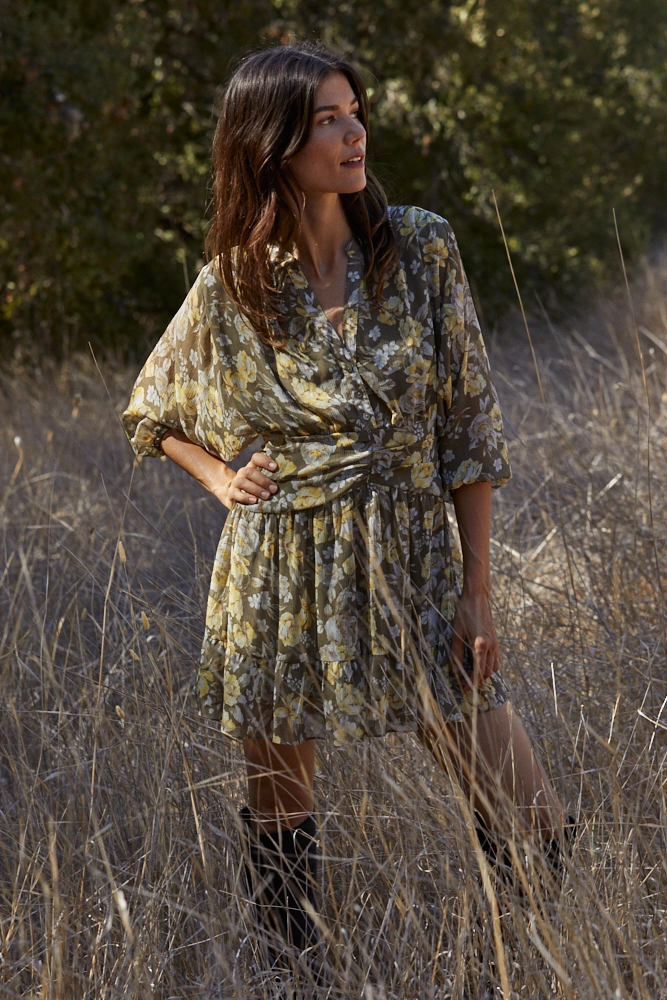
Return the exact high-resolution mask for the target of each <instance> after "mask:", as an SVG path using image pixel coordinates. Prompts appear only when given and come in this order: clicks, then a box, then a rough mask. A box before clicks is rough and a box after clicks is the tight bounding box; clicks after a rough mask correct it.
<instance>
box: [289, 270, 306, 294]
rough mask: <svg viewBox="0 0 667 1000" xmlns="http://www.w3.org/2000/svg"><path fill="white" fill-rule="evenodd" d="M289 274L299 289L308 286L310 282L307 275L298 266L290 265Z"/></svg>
mask: <svg viewBox="0 0 667 1000" xmlns="http://www.w3.org/2000/svg"><path fill="white" fill-rule="evenodd" d="M288 274H289V277H290V281H291V282H292V284H293V285H294V287H295V288H299V289H304V288H308V282H307V280H306V276H305V274H304V273H303V271H300V270H299V269H297V268H296V267H290V269H289V271H288Z"/></svg>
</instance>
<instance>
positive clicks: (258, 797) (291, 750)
mask: <svg viewBox="0 0 667 1000" xmlns="http://www.w3.org/2000/svg"><path fill="white" fill-rule="evenodd" d="M243 750H244V753H245V758H246V768H247V772H248V804H249V806H250V809H251V811H252V813H253V815H254V817H255V819H256V820H257V821H258V822H259V823H261V826H262V829H263V831H264V832H266V833H269V832H272V831H275V830H277V829H279V828H280V827H285V826H287V827H292V828H293V827H295V826H298V825H299V824H300V823H302V822H303V821H304V820H305V819H306V817H307V816H309V815H310V814H311V813H312V811H313V807H314V800H313V775H314V771H315V740H307V741H306V742H305V743H300V744H299V745H298V746H283V745H282V744H280V743H272V742H271V741H270V740H244V741H243Z"/></svg>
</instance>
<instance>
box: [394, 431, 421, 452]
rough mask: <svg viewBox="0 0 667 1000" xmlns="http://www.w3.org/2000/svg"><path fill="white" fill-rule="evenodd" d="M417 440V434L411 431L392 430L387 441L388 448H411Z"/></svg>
mask: <svg viewBox="0 0 667 1000" xmlns="http://www.w3.org/2000/svg"><path fill="white" fill-rule="evenodd" d="M416 442H417V435H416V434H413V433H412V431H394V433H393V434H392V435H391V438H390V440H389V442H388V446H389V447H390V448H411V447H412V445H413V444H416Z"/></svg>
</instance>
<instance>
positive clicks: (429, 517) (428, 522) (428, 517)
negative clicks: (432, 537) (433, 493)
mask: <svg viewBox="0 0 667 1000" xmlns="http://www.w3.org/2000/svg"><path fill="white" fill-rule="evenodd" d="M434 513H435V512H434V511H433V509H431V510H427V511H426V513H425V514H424V520H423V521H422V527H423V529H424V531H433V515H434Z"/></svg>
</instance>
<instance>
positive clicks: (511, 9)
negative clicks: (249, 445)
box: [0, 0, 667, 350]
mask: <svg viewBox="0 0 667 1000" xmlns="http://www.w3.org/2000/svg"><path fill="white" fill-rule="evenodd" d="M0 31H1V32H2V34H1V37H0V254H1V260H0V309H1V310H2V313H1V317H0V323H2V328H3V331H4V335H5V337H8V336H9V337H11V336H13V337H14V338H17V339H19V340H21V341H22V340H28V339H31V338H37V339H38V342H40V343H45V344H46V345H47V346H48V347H49V348H50V349H54V350H58V349H60V347H61V346H62V344H63V342H69V343H70V344H75V343H76V344H78V343H83V342H85V341H86V340H89V339H90V340H92V341H93V342H95V343H104V344H106V345H112V344H117V345H121V346H123V347H127V346H131V345H132V344H136V343H137V342H142V346H141V349H144V346H145V344H144V343H143V341H145V340H146V338H148V339H150V338H152V337H154V336H155V335H156V333H157V332H159V329H160V328H161V326H162V325H163V323H164V321H165V320H166V319H167V318H168V316H169V315H170V313H171V312H173V310H174V309H175V308H176V307H177V305H178V303H179V301H180V299H181V297H182V295H183V292H184V287H185V285H186V283H187V281H188V280H190V279H191V278H192V276H193V275H194V273H195V270H196V268H197V266H199V265H200V263H201V259H202V258H201V255H202V240H203V231H204V216H205V206H206V202H207V196H208V188H209V143H210V138H211V131H212V127H213V124H214V105H215V101H216V95H217V93H218V88H219V86H220V84H221V83H222V82H223V81H224V79H225V78H226V76H227V74H228V72H229V67H230V64H231V63H232V62H233V60H234V58H236V57H237V56H238V55H239V54H240V53H241V52H242V51H244V50H245V49H247V48H248V47H251V46H257V45H265V44H271V43H273V44H275V43H280V42H285V41H291V40H294V39H296V38H309V39H313V38H319V39H321V40H322V41H324V42H325V43H327V44H329V45H331V46H334V47H336V48H337V49H339V50H340V51H342V52H344V53H345V54H349V55H352V56H353V57H354V58H355V59H356V60H357V62H358V63H359V64H360V65H361V66H362V67H363V69H364V72H365V73H366V75H367V79H368V83H369V85H370V87H371V88H372V91H373V102H374V118H373V136H372V146H371V159H372V162H373V165H374V167H375V169H376V171H377V172H378V173H379V175H380V176H381V178H382V179H383V180H384V181H385V183H386V184H387V186H388V188H389V191H390V194H391V197H392V200H393V201H395V202H410V203H416V204H421V205H424V206H425V207H428V208H432V209H434V210H436V211H438V212H440V213H442V214H444V215H446V216H447V217H448V218H449V219H450V221H451V222H452V224H453V225H454V227H455V229H456V231H457V233H458V235H459V240H460V242H461V244H462V247H463V253H464V259H465V260H466V262H467V266H468V271H469V272H470V274H471V277H473V278H474V285H475V287H476V293H477V297H478V300H479V301H480V302H481V303H482V305H483V307H484V309H485V311H486V312H487V314H488V315H490V314H493V312H494V311H496V310H497V309H498V306H499V304H500V303H501V302H502V300H503V298H504V297H505V296H507V294H508V293H509V291H510V282H509V274H508V269H507V265H506V262H505V259H504V250H503V247H502V242H501V241H500V238H499V232H498V225H497V221H496V217H495V209H494V206H493V197H492V192H495V194H496V197H497V199H498V203H499V207H500V211H501V214H502V217H503V222H504V225H505V229H506V232H507V235H508V239H509V243H510V247H511V249H512V252H513V256H514V261H515V265H516V267H517V271H518V274H519V277H520V281H521V282H522V285H523V286H524V287H525V288H530V287H532V288H534V289H535V290H538V291H539V292H540V293H541V294H542V295H544V294H545V293H546V292H548V291H549V290H550V289H555V290H556V291H557V292H559V294H560V298H561V300H563V299H565V300H567V301H569V300H571V299H572V298H573V297H576V296H577V295H579V294H580V292H581V290H582V289H585V288H586V287H588V286H589V285H590V282H591V280H594V279H606V278H609V276H610V275H614V274H615V273H617V269H618V264H617V256H616V255H617V251H616V247H615V239H614V233H613V221H612V208H615V209H616V212H617V216H618V219H619V226H620V230H621V234H622V239H623V243H624V249H625V250H626V252H627V254H628V258H629V259H632V258H633V257H635V258H636V256H637V255H638V254H639V253H640V252H642V251H643V250H645V249H646V247H647V245H648V242H649V240H650V238H651V237H652V235H654V234H655V232H656V231H657V229H658V227H660V226H663V225H664V222H665V215H664V208H663V201H664V199H663V190H664V188H665V180H666V174H667V170H666V157H667V152H666V150H667V143H666V139H667V98H666V95H665V82H666V80H667V7H666V6H665V5H664V3H662V2H661V0H598V2H597V3H578V2H575V0H551V2H550V0H504V2H502V3H501V2H500V0H486V2H485V0H466V2H464V3H462V4H452V3H447V2H443V0H354V2H353V3H352V2H350V3H341V2H339V0H334V2H330V3H326V2H322V0H171V2H170V0H96V2H93V0H14V3H13V4H11V5H10V4H7V5H5V6H4V7H3V9H2V12H1V13H0Z"/></svg>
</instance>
